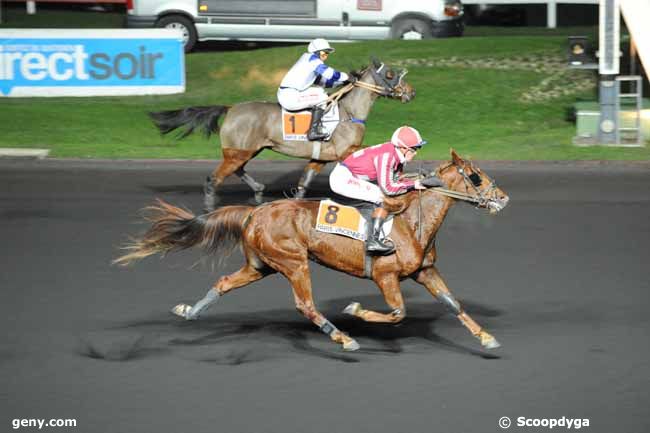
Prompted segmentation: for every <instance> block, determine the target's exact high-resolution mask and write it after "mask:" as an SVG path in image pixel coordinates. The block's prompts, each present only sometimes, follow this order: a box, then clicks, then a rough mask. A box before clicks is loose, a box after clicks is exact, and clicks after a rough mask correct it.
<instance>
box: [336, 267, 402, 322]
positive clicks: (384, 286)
mask: <svg viewBox="0 0 650 433" xmlns="http://www.w3.org/2000/svg"><path fill="white" fill-rule="evenodd" d="M375 282H376V283H377V286H379V289H381V292H382V294H383V295H384V300H385V301H386V303H387V304H388V306H389V307H391V308H392V309H393V310H392V311H391V312H390V313H388V314H385V313H379V312H377V311H372V310H364V309H363V308H361V304H359V303H358V302H353V303H351V304H350V305H348V306H347V307H345V309H344V310H343V312H344V313H346V314H350V315H351V316H355V317H358V318H360V319H363V320H365V321H366V322H380V323H398V322H401V321H402V320H403V319H404V317H406V309H405V308H404V299H403V298H402V292H401V291H400V287H399V278H398V277H397V275H395V274H387V275H383V276H381V277H380V278H377V279H376V280H375Z"/></svg>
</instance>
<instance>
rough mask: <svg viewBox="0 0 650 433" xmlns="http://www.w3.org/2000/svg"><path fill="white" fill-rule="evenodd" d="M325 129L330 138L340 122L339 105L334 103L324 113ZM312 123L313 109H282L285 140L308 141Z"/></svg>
mask: <svg viewBox="0 0 650 433" xmlns="http://www.w3.org/2000/svg"><path fill="white" fill-rule="evenodd" d="M322 122H323V131H324V132H325V133H327V138H326V139H325V141H327V140H329V139H330V137H331V136H332V134H333V133H334V130H335V129H336V127H337V126H338V124H339V106H338V104H333V105H332V107H331V108H330V109H329V110H327V111H326V112H325V114H324V115H323V119H322ZM310 124H311V110H302V111H287V110H285V109H284V108H283V109H282V139H283V140H284V141H308V140H307V132H309V125H310Z"/></svg>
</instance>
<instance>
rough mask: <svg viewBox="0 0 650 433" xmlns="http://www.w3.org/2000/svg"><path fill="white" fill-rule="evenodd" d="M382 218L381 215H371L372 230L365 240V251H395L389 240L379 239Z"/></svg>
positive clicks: (382, 252)
mask: <svg viewBox="0 0 650 433" xmlns="http://www.w3.org/2000/svg"><path fill="white" fill-rule="evenodd" d="M384 219H385V217H383V216H373V218H372V231H371V232H370V236H368V240H367V241H366V251H368V252H369V253H371V254H379V255H386V254H391V253H393V252H394V251H395V246H394V245H393V243H392V242H391V241H390V240H388V239H386V240H385V241H384V242H382V241H380V240H379V234H380V233H381V227H382V225H383V224H384Z"/></svg>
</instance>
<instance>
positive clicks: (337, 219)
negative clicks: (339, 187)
mask: <svg viewBox="0 0 650 433" xmlns="http://www.w3.org/2000/svg"><path fill="white" fill-rule="evenodd" d="M371 214H372V208H371V207H365V208H361V211H360V210H359V209H357V208H355V207H353V206H343V205H341V204H339V203H337V202H335V201H332V200H329V199H326V200H321V202H320V206H319V208H318V217H317V218H316V230H317V231H319V232H324V233H333V234H338V235H342V236H347V237H349V238H352V239H357V240H359V241H365V240H366V239H367V238H368V232H369V230H371V229H372V227H370V221H371ZM392 228H393V216H392V215H390V216H389V217H388V218H386V221H385V222H384V226H383V227H382V233H381V234H380V236H379V238H380V239H385V238H387V237H388V235H390V232H391V230H392Z"/></svg>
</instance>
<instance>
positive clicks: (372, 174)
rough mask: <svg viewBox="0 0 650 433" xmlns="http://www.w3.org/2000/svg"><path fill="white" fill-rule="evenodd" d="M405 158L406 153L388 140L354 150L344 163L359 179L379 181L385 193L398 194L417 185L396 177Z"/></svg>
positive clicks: (378, 183)
mask: <svg viewBox="0 0 650 433" xmlns="http://www.w3.org/2000/svg"><path fill="white" fill-rule="evenodd" d="M404 160H405V159H404V155H402V153H401V152H400V151H398V150H397V149H396V148H395V146H394V145H393V143H390V142H388V143H384V144H377V145H375V146H371V147H366V148H365V149H361V150H358V151H356V152H354V153H353V154H352V155H350V156H348V157H347V158H345V160H344V161H343V165H345V166H346V167H347V168H348V170H350V172H351V173H352V174H353V175H354V176H355V177H357V178H359V179H363V180H368V181H377V185H379V188H381V190H382V191H383V193H384V194H386V195H398V194H402V193H404V192H406V191H408V190H409V189H411V188H413V187H414V185H415V183H414V182H413V181H410V180H397V179H396V175H397V174H400V172H401V165H402V164H403V163H404Z"/></svg>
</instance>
